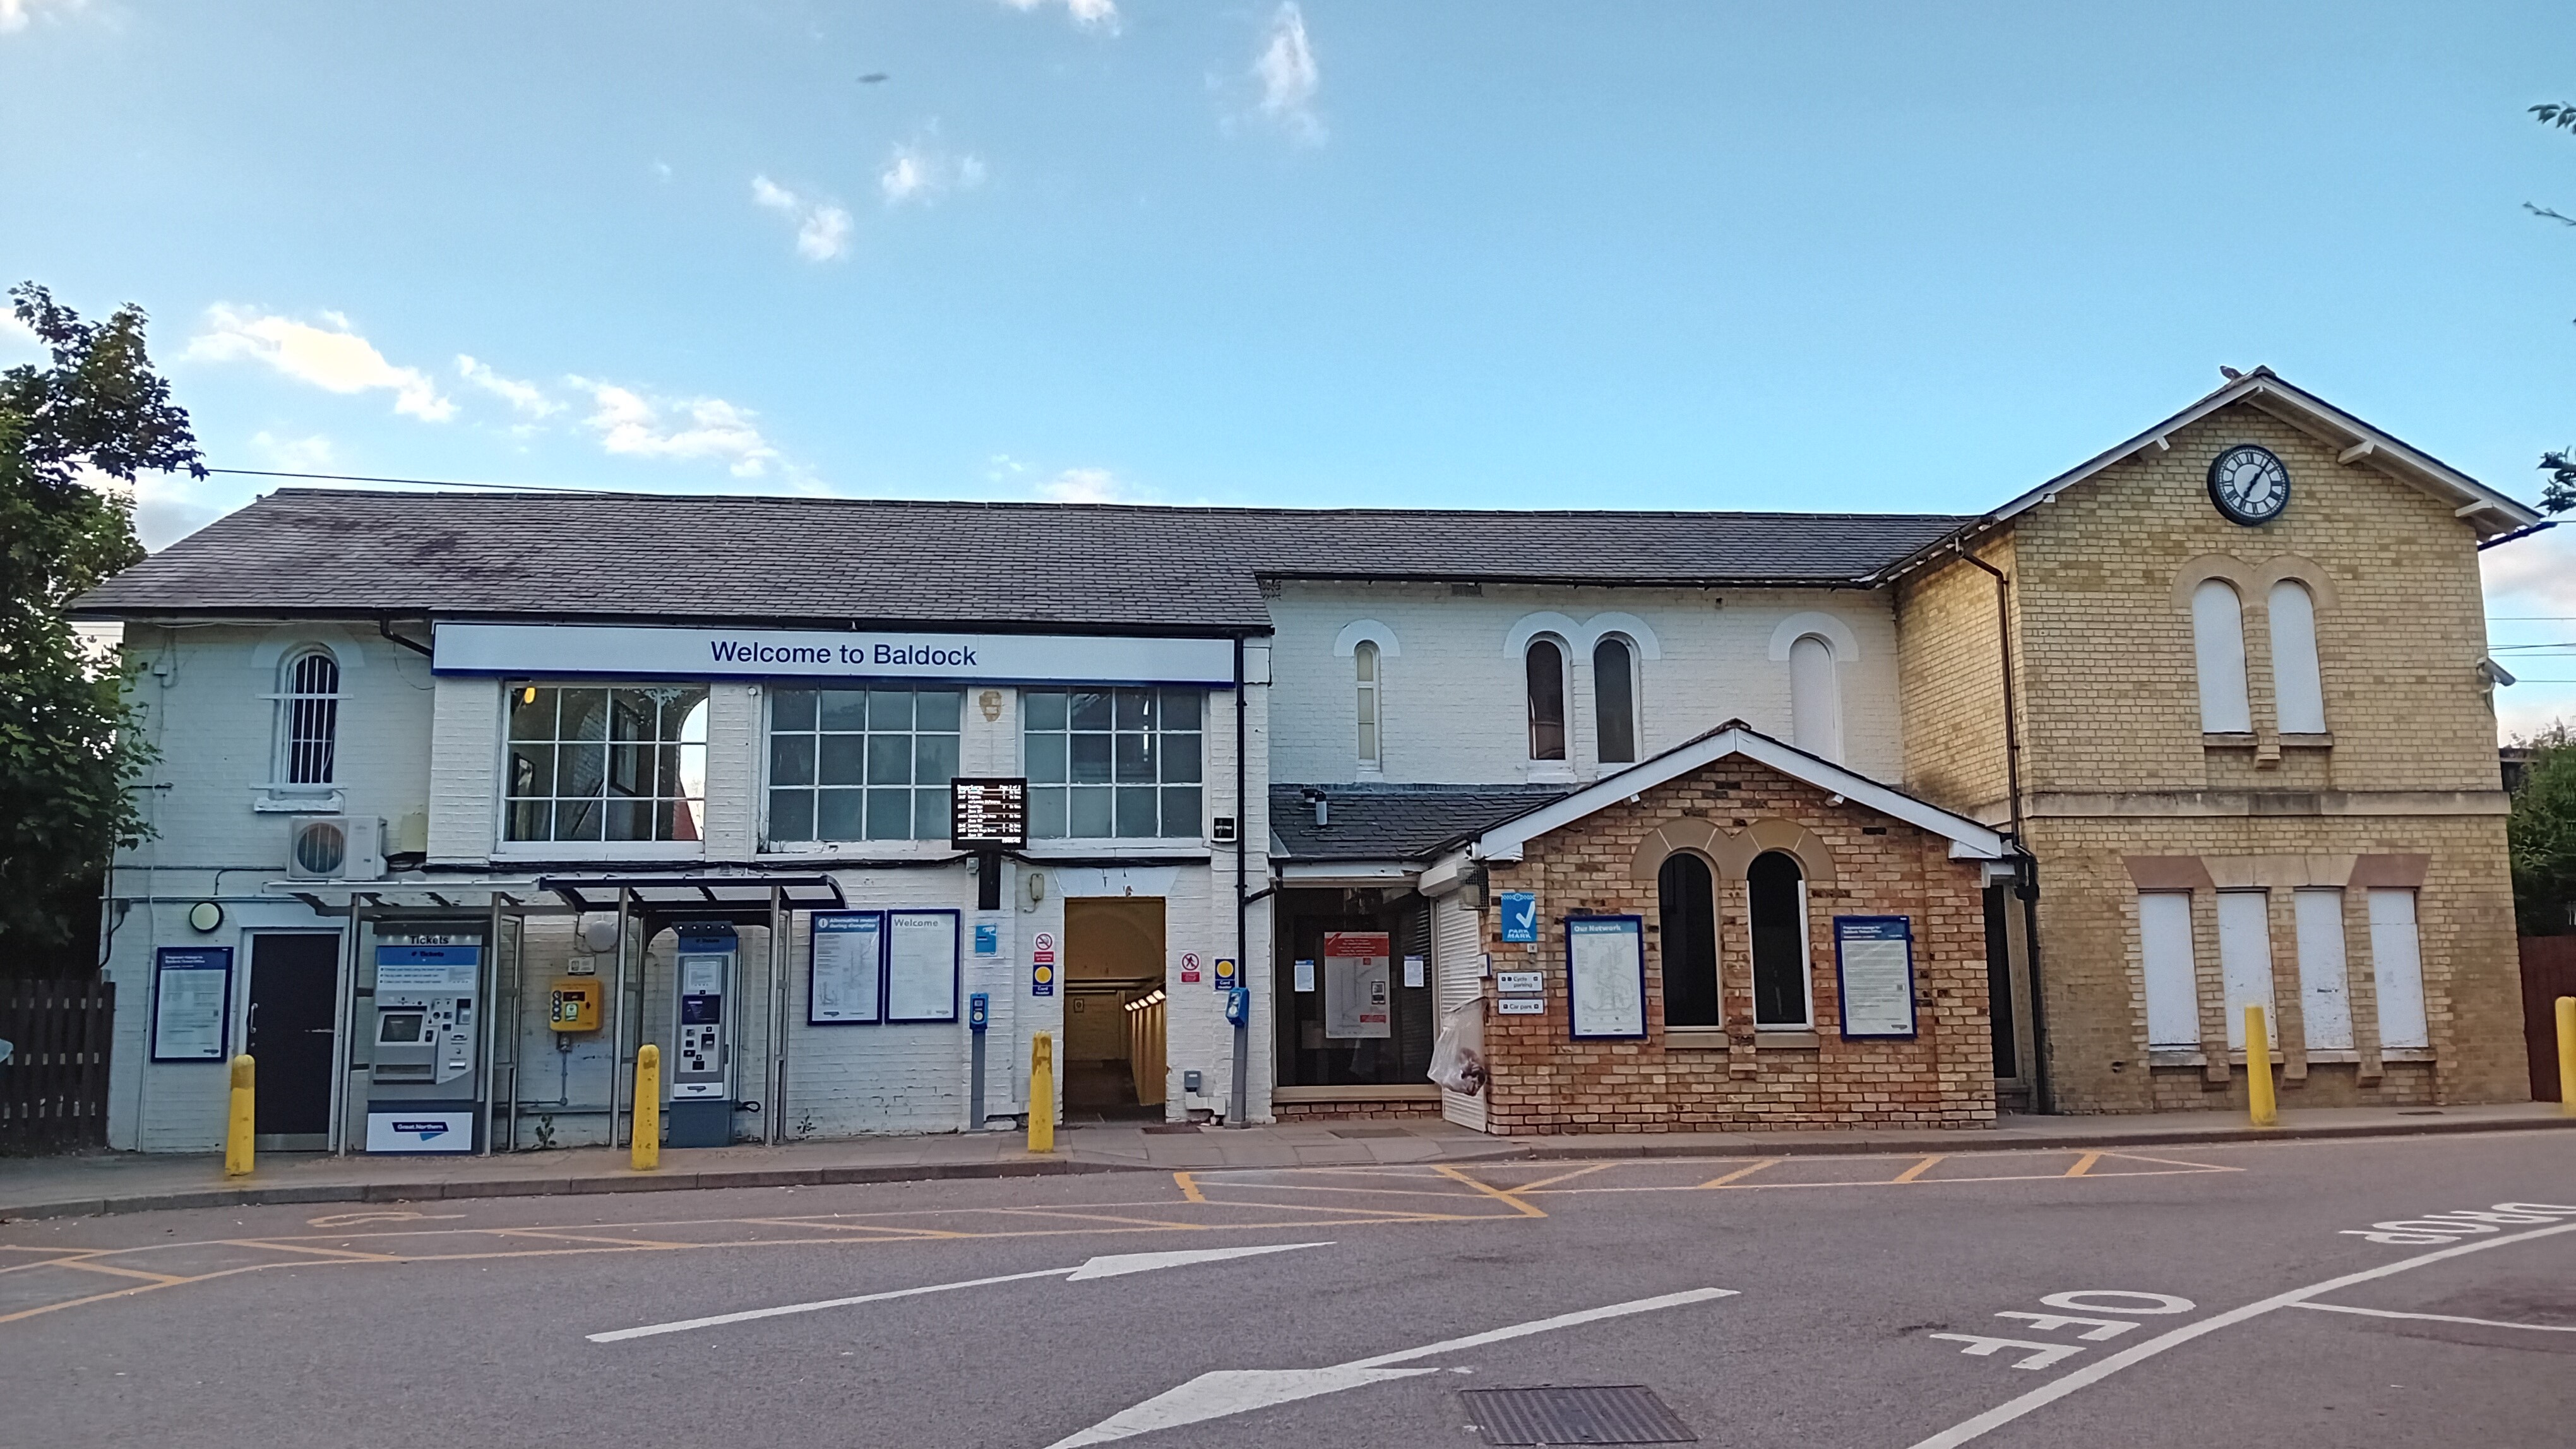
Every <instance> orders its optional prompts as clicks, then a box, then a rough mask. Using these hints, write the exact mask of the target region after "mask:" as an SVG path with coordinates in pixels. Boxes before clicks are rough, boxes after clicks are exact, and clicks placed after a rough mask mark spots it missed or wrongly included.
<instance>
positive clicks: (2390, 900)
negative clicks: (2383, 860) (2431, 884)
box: [2370, 890, 2433, 1047]
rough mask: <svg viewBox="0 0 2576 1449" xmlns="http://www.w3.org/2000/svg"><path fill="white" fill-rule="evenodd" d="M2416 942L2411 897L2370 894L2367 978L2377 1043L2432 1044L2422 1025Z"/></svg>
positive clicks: (2421, 976)
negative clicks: (2374, 991) (2375, 999)
mask: <svg viewBox="0 0 2576 1449" xmlns="http://www.w3.org/2000/svg"><path fill="white" fill-rule="evenodd" d="M2420 945H2421V943H2419V942H2418V941H2417V940H2416V939H2415V893H2414V892H2413V891H2397V890H2382V891H2372V892H2371V893H2370V979H2371V983H2372V985H2374V986H2375V987H2377V988H2378V995H2379V1044H2380V1045H2381V1046H2382V1047H2420V1046H2429V1045H2431V1044H2432V1040H2433V1038H2432V1035H2431V1034H2430V1033H2429V1032H2428V1031H2427V1030H2426V1029H2425V1024H2424V958H2423V954H2422V951H2421V949H2420Z"/></svg>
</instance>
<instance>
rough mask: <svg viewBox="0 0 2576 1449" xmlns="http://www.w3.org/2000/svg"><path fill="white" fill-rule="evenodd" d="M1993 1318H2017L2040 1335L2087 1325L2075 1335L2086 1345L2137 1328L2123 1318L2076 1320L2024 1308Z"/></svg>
mask: <svg viewBox="0 0 2576 1449" xmlns="http://www.w3.org/2000/svg"><path fill="white" fill-rule="evenodd" d="M1995 1317H1997V1318H2018V1319H2020V1320H2021V1321H2023V1322H2024V1323H2027V1324H2029V1325H2030V1326H2031V1327H2033V1328H2036V1329H2038V1330H2039V1331H2040V1332H2042V1333H2055V1332H2056V1331H2057V1330H2059V1329H2061V1328H2065V1327H2067V1326H2068V1325H2070V1324H2077V1323H2083V1324H2089V1325H2091V1327H2089V1328H2087V1329H2086V1330H2085V1331H2084V1332H2082V1333H2079V1334H2077V1335H2075V1336H2076V1337H2077V1338H2080V1339H2083V1340H2085V1341H2086V1342H2088V1343H2100V1342H2102V1341H2103V1340H2105V1339H2112V1338H2118V1337H2119V1336H2120V1335H2121V1334H2124V1333H2126V1332H2128V1331H2129V1330H2130V1329H2132V1328H2135V1327H2137V1326H2138V1325H2136V1324H2134V1323H2131V1322H2129V1321H2128V1320H2127V1319H2124V1318H2078V1317H2073V1316H2070V1315H2068V1314H2063V1313H2033V1312H2031V1311H2030V1310H2029V1309H2026V1308H2006V1309H2003V1310H2001V1311H1999V1312H1997V1313H1996V1314H1995Z"/></svg>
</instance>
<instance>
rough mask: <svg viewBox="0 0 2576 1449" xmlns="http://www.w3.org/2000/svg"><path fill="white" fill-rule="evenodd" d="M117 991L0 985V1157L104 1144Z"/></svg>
mask: <svg viewBox="0 0 2576 1449" xmlns="http://www.w3.org/2000/svg"><path fill="white" fill-rule="evenodd" d="M115 1020H116V988H115V987H114V986H112V985H109V984H108V983H106V982H103V981H7V980H0V1040H5V1041H7V1042H8V1043H9V1044H10V1054H9V1059H8V1060H7V1061H6V1062H0V1152H11V1153H24V1152H61V1151H65V1150H68V1149H71V1148H75V1147H102V1146H105V1145H106V1143H107V1052H108V1042H109V1032H110V1030H111V1028H112V1026H113V1024H114V1022H115Z"/></svg>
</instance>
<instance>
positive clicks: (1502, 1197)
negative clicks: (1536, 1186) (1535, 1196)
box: [1431, 1163, 1547, 1218]
mask: <svg viewBox="0 0 2576 1449" xmlns="http://www.w3.org/2000/svg"><path fill="white" fill-rule="evenodd" d="M1431 1170H1432V1171H1433V1172H1436V1173H1439V1174H1440V1175H1441V1176H1442V1177H1445V1178H1448V1179H1450V1180H1452V1181H1454V1182H1463V1183H1465V1184H1467V1185H1468V1186H1469V1187H1472V1188H1474V1189H1475V1190H1476V1191H1478V1192H1481V1193H1483V1194H1484V1195H1485V1196H1487V1197H1490V1198H1492V1199H1494V1200H1495V1201H1497V1202H1505V1203H1509V1204H1511V1205H1512V1206H1513V1207H1516V1208H1519V1209H1520V1210H1521V1216H1522V1217H1525V1218H1543V1217H1546V1216H1547V1214H1546V1213H1545V1212H1544V1211H1542V1210H1540V1209H1539V1208H1538V1207H1537V1206H1536V1205H1535V1204H1532V1203H1526V1202H1523V1201H1521V1200H1520V1199H1519V1198H1516V1197H1514V1196H1512V1195H1511V1194H1510V1193H1508V1192H1505V1191H1503V1190H1502V1189H1501V1188H1499V1187H1496V1186H1494V1185H1493V1184H1492V1183H1489V1182H1479V1181H1477V1180H1476V1179H1475V1178H1472V1177H1470V1176H1468V1175H1467V1174H1466V1173H1464V1172H1461V1171H1459V1170H1458V1169H1457V1168H1454V1167H1451V1166H1449V1165H1448V1164H1446V1163H1434V1164H1432V1168H1431Z"/></svg>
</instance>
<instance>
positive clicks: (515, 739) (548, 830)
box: [505, 682, 707, 841]
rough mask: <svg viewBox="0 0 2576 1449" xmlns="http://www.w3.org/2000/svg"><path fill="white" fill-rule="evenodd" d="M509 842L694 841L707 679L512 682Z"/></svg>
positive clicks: (702, 783)
mask: <svg viewBox="0 0 2576 1449" xmlns="http://www.w3.org/2000/svg"><path fill="white" fill-rule="evenodd" d="M509 698H510V779H509V795H508V803H507V809H506V811H505V834H506V837H507V838H508V839H511V840H607V841H619V840H624V841H643V840H687V841H695V840H698V839H700V838H701V837H700V834H699V827H700V826H701V825H702V824H703V823H704V819H703V814H704V810H705V806H706V794H707V687H706V686H705V685H703V684H694V685H662V686H653V687H648V688H637V689H621V688H609V687H605V686H596V685H552V684H531V683H526V682H520V683H515V684H512V685H511V686H509Z"/></svg>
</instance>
